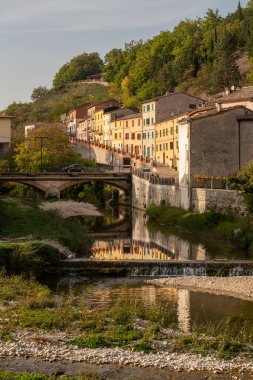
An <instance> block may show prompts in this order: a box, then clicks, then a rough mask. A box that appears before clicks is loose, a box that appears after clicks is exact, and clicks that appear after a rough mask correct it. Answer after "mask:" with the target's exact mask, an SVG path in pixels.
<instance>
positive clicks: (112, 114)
mask: <svg viewBox="0 0 253 380" xmlns="http://www.w3.org/2000/svg"><path fill="white" fill-rule="evenodd" d="M132 113H133V110H131V109H130V108H118V109H117V110H115V111H112V110H111V108H106V109H105V110H104V117H103V118H104V130H103V133H104V144H105V145H106V146H112V140H111V138H112V134H111V129H110V123H111V122H113V121H116V120H117V119H120V118H121V117H123V116H127V115H129V114H132Z"/></svg>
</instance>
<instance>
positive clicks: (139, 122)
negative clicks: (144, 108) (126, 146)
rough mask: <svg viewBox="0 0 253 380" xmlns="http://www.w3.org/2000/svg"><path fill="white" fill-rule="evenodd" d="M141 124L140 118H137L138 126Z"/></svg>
mask: <svg viewBox="0 0 253 380" xmlns="http://www.w3.org/2000/svg"><path fill="white" fill-rule="evenodd" d="M140 125H141V119H138V127H139V126H140Z"/></svg>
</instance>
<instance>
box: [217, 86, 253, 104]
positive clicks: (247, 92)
mask: <svg viewBox="0 0 253 380" xmlns="http://www.w3.org/2000/svg"><path fill="white" fill-rule="evenodd" d="M244 100H252V101H253V86H248V87H242V88H240V89H238V90H235V91H233V92H231V93H230V94H228V95H224V96H222V97H221V98H217V99H216V100H215V102H216V103H229V102H234V101H244Z"/></svg>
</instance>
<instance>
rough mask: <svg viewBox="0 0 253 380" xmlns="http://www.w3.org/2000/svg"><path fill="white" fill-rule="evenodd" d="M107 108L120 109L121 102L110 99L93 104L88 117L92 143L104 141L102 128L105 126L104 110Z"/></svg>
mask: <svg viewBox="0 0 253 380" xmlns="http://www.w3.org/2000/svg"><path fill="white" fill-rule="evenodd" d="M107 108H111V110H113V109H114V110H115V109H117V108H120V102H119V101H118V100H114V99H109V100H105V101H104V102H100V103H96V104H93V105H92V106H91V107H89V108H88V111H87V117H88V128H89V131H90V136H89V140H90V141H93V142H97V143H100V142H101V140H103V133H102V134H101V132H100V128H101V126H102V125H103V114H104V110H105V109H107Z"/></svg>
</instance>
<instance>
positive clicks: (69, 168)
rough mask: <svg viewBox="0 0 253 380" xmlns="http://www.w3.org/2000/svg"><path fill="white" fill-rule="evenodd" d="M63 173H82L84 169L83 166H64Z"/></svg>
mask: <svg viewBox="0 0 253 380" xmlns="http://www.w3.org/2000/svg"><path fill="white" fill-rule="evenodd" d="M62 171H63V172H68V173H70V172H84V171H85V167H84V166H83V165H80V164H73V165H69V166H66V167H65V168H63V169H62Z"/></svg>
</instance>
